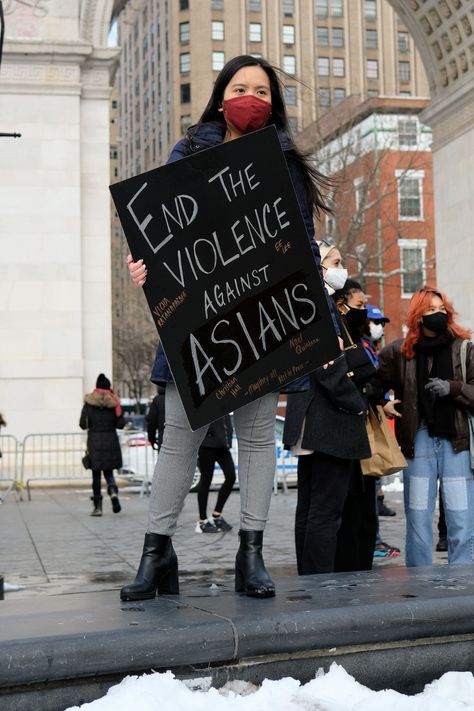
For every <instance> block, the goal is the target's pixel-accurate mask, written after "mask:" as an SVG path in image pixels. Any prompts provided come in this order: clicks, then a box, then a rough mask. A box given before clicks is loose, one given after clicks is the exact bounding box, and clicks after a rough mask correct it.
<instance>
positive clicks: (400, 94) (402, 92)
mask: <svg viewBox="0 0 474 711" xmlns="http://www.w3.org/2000/svg"><path fill="white" fill-rule="evenodd" d="M398 96H411V91H399V92H398Z"/></svg>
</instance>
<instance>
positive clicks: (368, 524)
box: [357, 476, 377, 570]
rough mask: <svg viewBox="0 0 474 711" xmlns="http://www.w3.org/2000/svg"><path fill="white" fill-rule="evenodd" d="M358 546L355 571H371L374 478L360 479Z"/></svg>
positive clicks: (374, 519)
mask: <svg viewBox="0 0 474 711" xmlns="http://www.w3.org/2000/svg"><path fill="white" fill-rule="evenodd" d="M362 487H363V490H362V496H361V502H360V503H361V517H360V544H359V561H358V567H357V570H372V563H373V560H374V549H375V538H376V533H377V514H376V511H375V503H376V501H375V478H374V477H372V476H365V477H362Z"/></svg>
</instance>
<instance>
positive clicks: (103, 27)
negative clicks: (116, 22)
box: [79, 0, 114, 47]
mask: <svg viewBox="0 0 474 711" xmlns="http://www.w3.org/2000/svg"><path fill="white" fill-rule="evenodd" d="M113 6H114V0H80V17H79V33H80V37H81V38H82V39H84V40H86V42H89V43H90V44H91V45H92V46H93V47H106V46H107V35H108V33H109V29H110V21H111V18H112V10H113Z"/></svg>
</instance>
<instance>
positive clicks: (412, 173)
mask: <svg viewBox="0 0 474 711" xmlns="http://www.w3.org/2000/svg"><path fill="white" fill-rule="evenodd" d="M395 175H396V178H397V185H398V219H399V220H423V178H424V177H425V171H424V170H396V171H395Z"/></svg>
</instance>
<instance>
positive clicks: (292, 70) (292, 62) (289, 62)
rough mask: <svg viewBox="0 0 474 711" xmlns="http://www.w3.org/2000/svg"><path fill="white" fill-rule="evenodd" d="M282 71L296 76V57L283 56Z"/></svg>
mask: <svg viewBox="0 0 474 711" xmlns="http://www.w3.org/2000/svg"><path fill="white" fill-rule="evenodd" d="M283 71H284V72H286V73H287V74H291V75H293V74H296V57H294V56H293V55H292V54H285V55H284V57H283Z"/></svg>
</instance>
